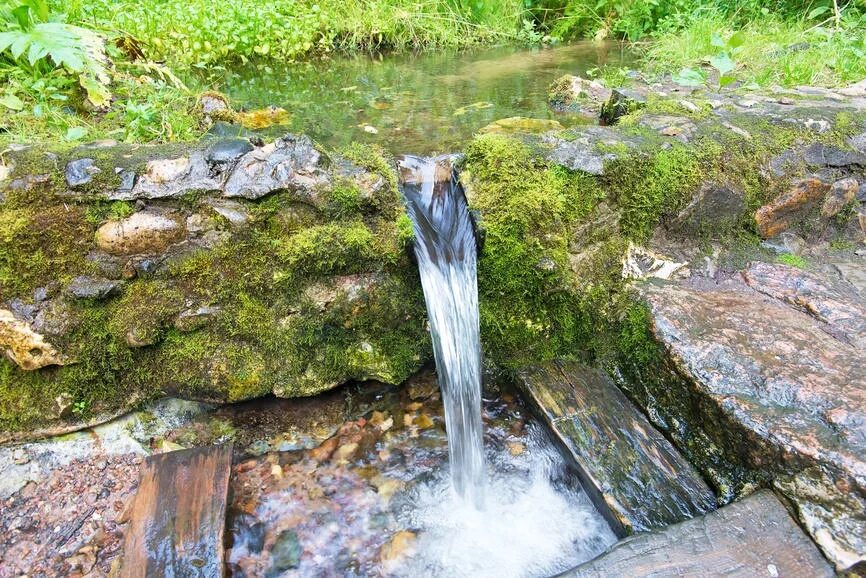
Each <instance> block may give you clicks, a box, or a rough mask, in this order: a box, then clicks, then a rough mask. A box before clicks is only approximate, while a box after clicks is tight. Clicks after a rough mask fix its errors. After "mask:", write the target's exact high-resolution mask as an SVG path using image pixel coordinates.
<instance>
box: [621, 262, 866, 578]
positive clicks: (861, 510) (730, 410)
mask: <svg viewBox="0 0 866 578" xmlns="http://www.w3.org/2000/svg"><path fill="white" fill-rule="evenodd" d="M851 266H853V267H854V268H855V269H861V270H862V269H863V268H864V264H863V263H862V262H852V263H851ZM642 292H643V295H644V298H645V300H646V303H647V304H648V306H649V308H650V311H651V315H652V321H653V332H654V334H655V336H656V338H657V339H658V340H659V342H660V343H662V344H663V346H664V348H665V350H666V352H667V355H668V356H669V359H670V362H671V363H672V365H673V367H674V368H675V374H672V376H671V378H670V379H668V380H667V381H665V382H664V383H665V385H658V386H654V385H645V387H648V388H649V389H648V390H647V392H645V393H643V394H640V396H643V399H644V403H646V404H647V406H646V408H645V409H646V411H647V412H648V413H649V414H650V415H652V416H654V417H653V421H654V422H655V423H656V424H659V425H662V427H663V428H664V429H665V430H666V431H667V432H668V434H669V435H671V436H672V437H673V439H674V441H676V442H677V443H678V445H679V446H680V447H686V448H689V453H690V457H692V458H693V459H695V460H696V461H697V462H699V463H701V464H702V467H704V468H706V471H707V472H709V475H710V476H711V477H713V476H714V475H715V474H714V473H713V472H714V471H715V472H718V468H719V466H720V464H722V463H723V462H724V463H725V464H727V465H728V466H730V467H734V465H735V464H739V465H740V466H742V467H745V468H749V469H751V470H752V471H753V472H755V473H756V474H757V475H758V477H760V478H763V479H769V480H772V481H773V483H775V484H776V486H777V487H778V488H779V489H780V490H781V491H782V493H783V494H784V495H785V496H786V497H787V498H788V499H789V500H791V502H792V503H793V504H794V505H795V507H796V508H797V511H798V515H799V517H800V521H801V523H803V524H804V526H805V527H806V528H807V529H808V530H809V532H810V533H811V534H812V536H813V538H815V539H816V541H818V543H819V544H820V545H821V547H822V549H823V551H824V553H825V554H826V555H827V556H828V557H829V558H830V559H831V560H832V561H833V562H834V563H835V564H836V565H837V568H838V569H840V570H843V569H845V568H848V567H850V566H852V565H854V564H856V563H861V562H862V561H864V560H866V429H864V424H866V372H864V371H863V368H864V365H863V358H864V357H863V356H864V346H866V301H864V299H863V296H862V295H861V294H860V293H859V291H857V289H856V288H855V287H854V286H852V285H851V284H850V283H848V282H847V281H846V280H845V279H844V278H839V277H836V278H834V277H832V275H831V273H830V272H823V273H821V274H820V275H819V274H817V273H813V272H809V271H803V270H801V269H797V268H793V267H788V266H785V265H778V264H767V263H754V264H752V265H751V266H749V267H748V268H747V269H746V270H745V271H743V273H742V276H740V277H736V276H735V277H733V278H730V279H727V280H725V281H723V282H721V283H711V282H705V281H702V280H700V279H692V280H690V281H682V282H679V283H666V284H656V283H653V284H647V285H645V286H644V287H643V289H642ZM647 383H649V382H647ZM654 387H663V388H665V389H664V391H662V390H658V391H656V390H655V389H653V388H654ZM635 395H638V392H635ZM671 396H674V397H677V396H682V398H683V399H693V400H695V401H694V404H682V403H681V404H666V403H665V399H668V398H670V397H671ZM675 424H676V425H675ZM695 439H705V440H706V442H705V444H704V446H703V448H696V447H695V446H694V444H693V443H692V442H693V441H694V440H695ZM712 455H716V456H717V457H718V458H721V460H723V462H720V461H718V459H716V458H712V457H711V456H712ZM713 464H715V465H713ZM719 483H720V484H722V485H724V484H726V483H728V482H723V481H722V482H719ZM816 512H820V513H821V515H818V514H817V513H816Z"/></svg>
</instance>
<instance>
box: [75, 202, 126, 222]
mask: <svg viewBox="0 0 866 578" xmlns="http://www.w3.org/2000/svg"><path fill="white" fill-rule="evenodd" d="M134 212H135V205H134V204H133V203H130V202H128V201H103V202H99V201H97V202H95V203H93V204H91V205H89V206H88V207H87V208H86V209H85V212H84V220H85V221H87V222H88V223H89V224H91V225H93V226H94V227H98V226H99V225H101V224H102V223H104V222H105V221H119V220H121V219H125V218H126V217H128V216H130V215H131V214H132V213H134Z"/></svg>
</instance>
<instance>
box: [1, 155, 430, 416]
mask: <svg viewBox="0 0 866 578" xmlns="http://www.w3.org/2000/svg"><path fill="white" fill-rule="evenodd" d="M282 142H284V143H294V144H293V145H291V146H294V147H295V148H294V149H292V148H291V146H289V145H279V146H277V147H272V148H270V149H269V148H268V147H267V146H266V147H262V148H259V149H256V150H257V151H258V153H259V156H262V157H263V159H259V158H258V157H257V158H256V162H260V161H261V164H260V166H258V168H256V171H255V172H256V174H259V173H261V174H263V175H264V176H263V177H262V178H263V179H264V181H263V182H264V185H266V186H262V187H259V188H256V186H255V185H256V183H250V186H251V187H253V188H255V190H257V191H265V190H266V189H270V188H273V191H272V192H269V193H268V194H266V195H265V196H263V197H262V198H261V199H258V200H246V199H243V198H241V199H239V200H231V201H229V200H227V199H223V198H221V197H223V196H225V194H226V193H225V190H224V189H223V188H222V187H225V186H226V183H228V182H229V181H230V177H231V175H232V174H234V170H235V165H236V164H237V163H240V162H241V161H242V159H243V158H244V157H243V155H240V156H235V157H228V158H227V157H226V156H225V155H222V156H220V158H218V159H216V160H214V161H213V163H217V164H214V165H213V171H212V172H210V173H209V174H210V175H211V176H210V177H209V180H202V179H200V178H198V177H197V176H196V175H198V173H196V171H199V170H200V167H199V168H196V167H195V166H193V165H192V164H189V165H187V164H185V165H184V167H185V168H183V167H182V168H181V169H180V170H178V171H175V173H172V175H168V176H167V177H166V179H165V180H160V179H156V181H153V179H155V178H156V177H155V176H154V175H155V174H156V173H155V172H154V170H155V169H154V167H155V166H157V165H158V164H159V163H160V162H162V159H168V160H171V159H177V158H187V159H190V158H192V159H198V160H196V162H199V161H200V162H201V163H211V161H210V160H208V159H209V158H210V157H209V156H208V154H207V152H206V151H207V150H210V149H213V148H214V147H213V145H206V144H203V145H201V146H198V147H196V146H194V147H192V149H189V147H188V149H189V150H186V151H184V150H178V149H177V148H176V147H167V148H165V149H163V148H161V147H153V148H151V147H145V148H146V152H143V151H136V153H135V154H136V155H137V156H136V162H135V163H134V165H133V164H130V159H129V158H128V155H129V154H130V150H129V148H128V147H118V148H117V149H115V150H113V149H100V150H98V151H94V150H86V151H78V150H67V151H60V152H57V153H52V154H51V155H45V154H44V153H42V152H40V151H36V150H27V151H23V152H18V153H15V155H14V167H15V168H14V170H13V171H12V173H11V174H10V175H9V178H8V179H7V180H6V181H5V182H4V183H3V187H4V192H3V198H4V200H3V201H2V202H0V224H2V226H0V302H2V304H3V306H4V307H8V308H9V310H10V316H11V318H12V319H13V320H14V321H15V323H16V326H20V327H23V328H27V329H28V331H31V332H32V333H33V335H37V336H44V337H45V339H46V343H47V342H49V341H50V343H51V345H52V346H53V347H55V348H56V349H57V354H58V357H57V358H58V359H60V358H62V359H64V361H65V362H66V364H65V365H63V366H60V365H56V364H53V365H49V366H47V367H43V368H41V369H36V370H33V371H25V370H24V369H23V368H21V367H18V365H16V363H15V362H13V361H12V360H11V359H2V360H0V431H7V432H9V431H14V430H25V429H37V430H38V428H39V427H41V426H45V425H48V424H56V422H57V421H58V420H60V421H78V420H86V419H88V418H91V417H92V416H95V415H99V414H104V413H109V414H110V413H113V412H116V411H117V410H118V409H122V408H125V407H129V406H131V405H134V404H136V403H138V402H140V401H142V400H145V399H148V398H152V397H155V396H159V395H162V394H164V393H167V392H171V393H175V394H179V395H183V396H187V397H191V398H198V399H205V400H215V401H238V400H243V399H249V398H251V397H256V396H261V395H264V394H268V393H276V394H278V395H283V396H299V395H312V394H315V393H318V392H320V391H323V390H325V389H328V388H331V387H334V386H335V385H337V384H340V383H343V382H345V381H347V380H351V379H368V378H376V379H380V380H382V381H387V382H390V383H398V382H401V381H403V380H404V379H406V378H407V377H408V376H409V375H410V374H411V373H412V372H414V371H416V370H417V369H418V368H419V367H420V366H421V365H423V363H425V362H426V361H427V360H428V359H429V358H430V355H431V352H430V346H429V344H428V339H427V336H426V316H425V313H424V307H423V295H422V292H421V288H420V284H419V281H418V277H417V272H416V269H415V266H414V265H413V264H412V262H411V257H410V253H409V251H408V245H409V243H411V231H410V233H409V234H408V235H407V229H406V223H405V215H404V212H403V209H402V203H401V201H400V198H399V195H398V193H397V190H396V175H395V174H394V169H393V165H392V163H391V162H390V160H389V159H386V158H385V157H384V156H383V155H382V153H381V151H379V150H375V149H368V148H364V147H358V146H356V147H352V148H351V149H349V150H347V151H344V152H345V154H341V153H340V152H334V153H330V154H326V153H325V152H323V151H316V152H315V153H311V152H309V150H308V149H304V150H303V151H300V152H298V153H297V154H303V155H305V156H304V158H305V159H307V161H309V162H310V163H313V164H314V165H315V168H311V169H310V170H311V171H314V172H315V179H314V180H312V181H303V182H297V181H292V179H302V178H303V176H302V175H301V173H300V172H298V173H296V174H295V176H293V177H291V178H287V179H284V178H283V177H282V176H281V175H282V173H280V172H279V171H281V170H290V169H288V167H289V166H290V165H291V163H294V162H295V161H294V160H293V157H292V156H291V155H292V154H295V153H294V152H292V151H295V150H296V149H298V148H299V147H301V148H303V147H305V146H306V145H305V144H304V142H305V141H303V139H298V140H284V141H282ZM235 148H236V147H235ZM246 148H249V147H246ZM269 150H271V151H272V152H274V154H275V155H276V156H278V157H279V158H276V156H274V157H269V156H268V155H267V152H268V151H269ZM96 152H98V153H99V154H95V153H96ZM85 153H86V155H87V158H92V159H94V166H96V167H98V168H99V171H98V172H95V171H94V172H93V173H92V176H93V179H92V180H91V182H88V183H86V185H82V189H81V190H79V189H75V190H72V191H69V189H68V187H67V186H66V182H65V177H64V176H63V169H64V167H65V166H66V165H67V164H68V162H69V161H71V160H74V159H75V158H79V157H81V156H83V155H84V154H85ZM247 154H248V153H247ZM210 156H213V155H210ZM271 158H273V159H274V164H273V167H272V169H268V168H266V167H267V165H268V163H269V159H271ZM305 162H306V161H305ZM10 164H12V163H10ZM208 166H209V165H208ZM296 166H297V167H299V166H300V165H296ZM304 166H310V167H312V166H313V165H304ZM121 167H122V170H135V171H136V175H138V178H147V179H150V180H151V181H153V182H152V183H151V185H153V186H150V185H149V186H148V187H142V186H139V187H138V188H137V189H136V188H133V189H128V190H126V192H124V193H123V195H124V198H130V199H131V200H136V202H137V203H138V205H136V204H134V203H132V202H130V201H110V200H107V199H111V198H115V197H116V196H117V194H118V191H120V190H121V187H122V186H123V183H121V182H119V181H114V180H103V181H99V178H100V177H102V176H104V175H106V174H110V175H113V174H115V173H117V172H118V169H121ZM148 167H150V169H148ZM202 170H203V169H202ZM242 170H244V173H245V176H246V177H248V176H249V174H251V169H250V168H249V166H246V167H245V168H244V169H242ZM271 170H273V171H274V172H269V171H271ZM299 170H300V169H299ZM148 171H149V172H148ZM194 173H195V174H194ZM311 174H312V173H311ZM34 175H36V176H34ZM148 175H149V176H148ZM213 175H216V177H214V176H213ZM157 181H159V182H157ZM265 181H266V182H265ZM193 182H197V183H206V184H207V188H205V189H204V190H199V191H193V190H187V189H186V188H185V184H189V183H193ZM177 183H181V184H183V185H184V186H180V185H178V184H177ZM136 191H138V192H136ZM181 191H182V194H181ZM163 193H164V194H163ZM154 196H156V197H158V198H155V199H154V198H152V197H154ZM142 204H144V206H143V207H142ZM154 219H156V220H158V221H159V223H156V224H157V225H159V226H158V227H157V228H156V229H157V230H152V229H153V227H149V224H152V223H151V221H153V220H154ZM163 225H165V226H163ZM168 225H170V226H168ZM97 231H99V233H98V234H97ZM166 231H167V232H166ZM82 275H89V276H93V277H95V278H99V279H106V282H111V283H112V286H113V287H116V288H117V289H118V290H117V291H112V293H111V295H106V296H104V297H103V298H101V299H88V298H78V297H74V295H73V292H70V291H67V290H65V289H66V287H67V286H69V285H70V284H72V283H73V281H74V280H75V279H76V278H80V277H81V276H82ZM115 293H119V295H117V296H114V294H115ZM323 294H324V295H326V297H327V299H324V298H322V295H323ZM201 312H204V313H201ZM58 399H62V400H63V403H62V404H59V403H58V402H57V400H58ZM61 405H62V406H63V407H62V412H61V408H60V406H61ZM61 413H62V414H63V415H61Z"/></svg>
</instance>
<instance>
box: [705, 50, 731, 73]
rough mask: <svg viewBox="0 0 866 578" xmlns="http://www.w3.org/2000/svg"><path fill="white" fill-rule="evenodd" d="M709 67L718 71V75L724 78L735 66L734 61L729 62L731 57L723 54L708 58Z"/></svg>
mask: <svg viewBox="0 0 866 578" xmlns="http://www.w3.org/2000/svg"><path fill="white" fill-rule="evenodd" d="M710 66H712V67H713V68H715V69H716V70H718V71H719V74H721V75H722V76H724V75H725V74H727V73H728V72H730V71H732V70H733V69H734V67H735V66H736V65H735V64H734V61H733V60H731V57H730V56H728V55H727V54H725V53H724V52H723V53H721V54H718V55H716V56H714V57H712V58H710Z"/></svg>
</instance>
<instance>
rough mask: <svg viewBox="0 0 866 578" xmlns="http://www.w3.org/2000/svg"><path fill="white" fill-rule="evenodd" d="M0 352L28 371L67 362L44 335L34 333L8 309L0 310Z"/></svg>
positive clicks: (27, 324) (28, 325)
mask: <svg viewBox="0 0 866 578" xmlns="http://www.w3.org/2000/svg"><path fill="white" fill-rule="evenodd" d="M0 351H3V352H4V353H5V354H6V357H7V358H9V359H10V360H12V361H13V362H14V363H15V364H16V365H17V366H18V367H19V368H21V369H24V370H27V371H32V370H34V369H39V368H42V367H46V366H49V365H64V364H65V363H66V362H67V359H66V358H65V357H64V356H63V355H62V354H61V353H60V352H59V351H57V349H55V348H54V346H53V345H52V344H50V343H48V342H47V341H46V340H45V337H44V336H43V335H41V334H39V333H37V332H35V331H33V329H32V328H31V327H30V324H29V323H27V322H25V321H21V320H20V319H17V318H16V317H15V316H14V315H13V314H12V312H11V311H9V310H8V309H0Z"/></svg>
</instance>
